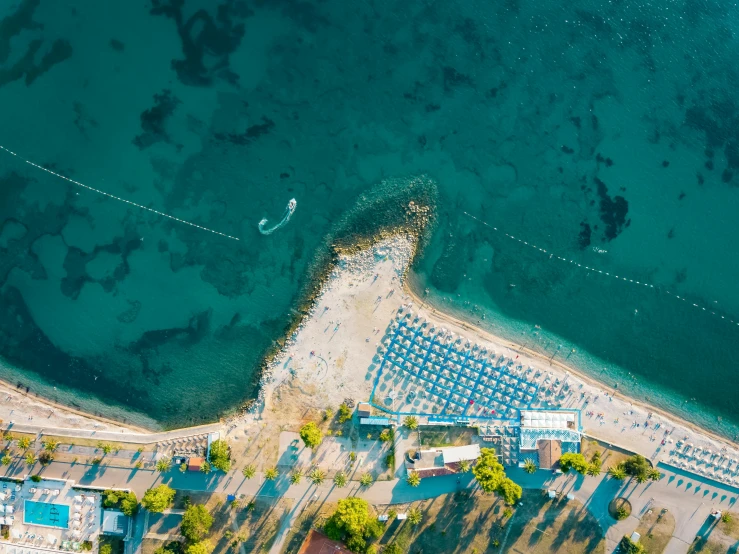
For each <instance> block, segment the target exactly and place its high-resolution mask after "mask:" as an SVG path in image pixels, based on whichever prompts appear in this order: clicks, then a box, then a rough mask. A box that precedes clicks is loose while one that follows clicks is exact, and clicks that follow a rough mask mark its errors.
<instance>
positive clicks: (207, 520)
mask: <svg viewBox="0 0 739 554" xmlns="http://www.w3.org/2000/svg"><path fill="white" fill-rule="evenodd" d="M211 525H213V516H211V515H210V513H208V510H206V509H205V506H203V505H202V504H191V505H190V506H188V508H187V509H186V510H185V513H184V515H183V516H182V524H181V526H180V531H181V532H182V535H183V536H184V537H185V538H186V539H187V540H189V541H191V542H197V541H200V540H202V539H203V538H205V536H206V535H207V534H208V531H210V527H211Z"/></svg>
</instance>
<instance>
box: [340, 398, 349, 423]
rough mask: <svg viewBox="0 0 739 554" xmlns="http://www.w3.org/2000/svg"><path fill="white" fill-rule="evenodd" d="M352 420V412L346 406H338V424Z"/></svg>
mask: <svg viewBox="0 0 739 554" xmlns="http://www.w3.org/2000/svg"><path fill="white" fill-rule="evenodd" d="M351 418H352V411H351V409H350V408H349V406H347V405H346V404H344V403H342V404H341V406H339V423H345V422H347V421H349V420H350V419H351Z"/></svg>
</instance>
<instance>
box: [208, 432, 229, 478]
mask: <svg viewBox="0 0 739 554" xmlns="http://www.w3.org/2000/svg"><path fill="white" fill-rule="evenodd" d="M208 461H209V462H210V465H212V466H213V467H214V468H216V469H218V470H220V471H223V472H227V471H229V470H230V469H231V448H230V447H229V446H228V443H227V442H226V441H224V440H221V439H219V440H217V441H213V442H212V443H210V456H209V457H208Z"/></svg>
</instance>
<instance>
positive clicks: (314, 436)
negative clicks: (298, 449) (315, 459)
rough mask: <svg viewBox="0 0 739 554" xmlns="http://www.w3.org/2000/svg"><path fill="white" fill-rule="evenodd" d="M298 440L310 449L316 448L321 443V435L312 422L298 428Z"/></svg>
mask: <svg viewBox="0 0 739 554" xmlns="http://www.w3.org/2000/svg"><path fill="white" fill-rule="evenodd" d="M300 438H301V439H303V443H304V444H305V446H307V447H308V448H310V449H314V448H316V447H317V446H318V445H319V444H321V442H322V441H323V434H322V433H321V430H320V429H319V428H318V425H316V424H315V423H314V422H312V421H311V422H310V423H306V424H305V425H303V426H302V427H301V428H300Z"/></svg>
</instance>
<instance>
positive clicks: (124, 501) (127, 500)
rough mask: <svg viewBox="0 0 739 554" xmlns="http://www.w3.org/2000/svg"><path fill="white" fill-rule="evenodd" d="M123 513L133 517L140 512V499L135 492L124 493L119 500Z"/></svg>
mask: <svg viewBox="0 0 739 554" xmlns="http://www.w3.org/2000/svg"><path fill="white" fill-rule="evenodd" d="M119 503H120V508H121V512H123V513H124V514H126V515H127V516H133V515H135V514H136V512H138V511H139V499H138V498H136V493H135V492H133V491H128V492H124V493H123V494H122V495H121V496H120V499H119Z"/></svg>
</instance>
